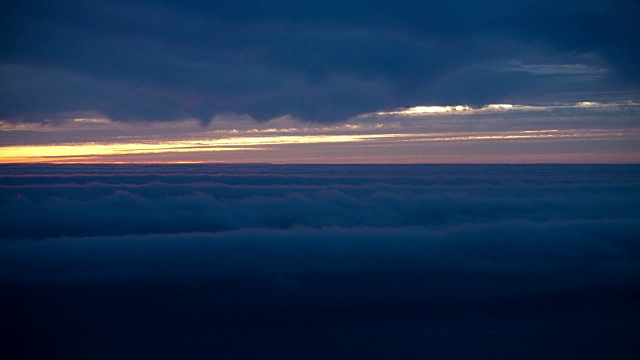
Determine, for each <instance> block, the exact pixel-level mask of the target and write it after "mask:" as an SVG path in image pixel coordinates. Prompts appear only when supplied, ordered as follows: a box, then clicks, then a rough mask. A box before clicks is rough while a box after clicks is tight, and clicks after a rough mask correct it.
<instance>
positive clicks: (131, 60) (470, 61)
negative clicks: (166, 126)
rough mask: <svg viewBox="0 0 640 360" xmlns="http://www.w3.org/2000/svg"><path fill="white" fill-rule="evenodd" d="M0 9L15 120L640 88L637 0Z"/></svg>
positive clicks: (5, 95) (331, 110)
mask: <svg viewBox="0 0 640 360" xmlns="http://www.w3.org/2000/svg"><path fill="white" fill-rule="evenodd" d="M2 13H3V15H2V16H3V18H2V20H3V21H2V23H3V29H4V31H3V33H4V34H5V35H4V36H3V37H2V40H1V41H2V46H3V49H5V51H3V53H2V56H1V57H0V78H1V79H2V84H3V85H2V97H0V98H1V99H2V102H1V103H0V105H1V106H0V109H2V111H1V112H0V118H2V119H7V120H10V121H35V122H41V121H44V120H46V119H56V118H69V117H72V116H73V115H72V114H73V113H77V112H94V113H99V114H101V116H105V117H108V118H111V119H114V120H118V121H130V120H146V121H154V120H164V121H168V120H176V119H185V118H197V119H199V120H201V121H203V122H208V121H210V119H211V118H212V117H214V116H216V115H219V114H224V113H228V112H233V113H237V114H248V115H250V116H253V117H255V118H257V119H261V120H265V119H271V118H275V117H279V116H284V115H291V116H294V117H296V118H301V119H305V120H316V121H323V122H336V121H343V120H346V119H348V118H350V117H352V116H355V115H359V114H363V113H370V112H376V111H389V110H393V109H396V108H399V107H411V106H418V105H422V104H438V105H440V104H441V105H452V104H453V105H455V104H471V105H482V104H488V103H503V102H507V103H530V102H531V101H537V102H549V101H584V100H598V99H600V100H620V99H623V100H626V99H629V98H630V97H632V98H637V95H638V84H639V81H640V77H639V74H638V69H637V65H636V64H637V63H638V59H639V58H638V56H639V54H640V52H639V49H638V46H637V44H638V43H640V41H638V40H639V39H638V35H637V34H638V33H640V31H638V25H637V24H638V21H636V20H637V19H635V17H634V16H633V15H632V14H636V13H638V6H637V4H636V3H635V2H633V1H615V2H610V1H608V2H602V1H589V2H587V3H585V2H580V3H579V4H576V3H574V2H573V1H541V2H540V1H539V2H535V3H532V2H530V1H513V2H511V3H509V4H504V3H503V2H497V1H490V2H484V3H483V4H482V6H479V5H478V4H477V3H476V2H473V1H463V2H462V3H457V4H456V5H455V6H453V5H448V4H445V3H424V2H419V1H411V0H409V1H392V2H389V1H377V2H374V3H371V2H362V1H350V2H348V4H344V3H343V2H340V1H328V2H327V1H323V2H317V1H312V2H309V1H306V2H304V4H301V3H298V2H295V1H279V2H270V3H268V5H267V3H265V4H263V3H262V2H253V1H233V2H230V1H217V2H213V3H210V2H202V1H191V2H188V3H184V2H182V1H181V2H176V1H162V2H154V3H153V4H151V3H149V2H146V1H115V2H114V1H109V2H106V1H94V2H92V3H91V4H83V3H78V2H73V1H59V2H57V3H56V5H55V6H53V5H51V4H49V3H48V2H46V1H40V0H28V1H20V2H17V1H10V2H8V3H6V4H5V5H3V11H2ZM603 98H604V99H603Z"/></svg>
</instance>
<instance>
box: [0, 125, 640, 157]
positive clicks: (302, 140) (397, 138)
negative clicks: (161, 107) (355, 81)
mask: <svg viewBox="0 0 640 360" xmlns="http://www.w3.org/2000/svg"><path fill="white" fill-rule="evenodd" d="M637 137H638V133H637V132H633V131H631V132H630V131H628V129H627V131H625V132H622V131H614V130H598V129H591V130H586V131H584V130H556V129H550V130H525V131H502V132H471V133H461V132H450V133H386V134H341V135H281V136H244V137H241V136H238V137H226V138H217V139H195V140H194V139H189V140H174V141H162V142H160V141H158V142H152V141H147V142H134V143H72V144H59V145H33V146H5V147H0V163H25V162H106V161H109V162H118V161H123V162H126V161H130V160H131V159H135V162H145V163H146V162H149V159H150V158H149V157H144V155H147V154H153V155H154V160H156V162H162V163H169V162H185V160H186V161H189V157H191V158H194V156H191V155H190V156H186V157H185V156H171V154H174V155H176V154H180V153H208V152H234V151H264V150H271V151H275V150H278V151H281V152H286V151H295V150H283V148H280V147H281V146H283V145H299V146H303V145H310V144H330V143H342V144H345V146H346V145H349V146H357V144H361V143H366V142H369V143H371V142H375V143H377V144H385V145H400V144H402V143H418V142H425V143H428V142H476V141H548V140H550V139H562V138H570V139H571V141H579V140H602V139H611V138H616V139H625V138H633V139H635V138H637ZM201 155H202V154H201ZM201 155H198V156H200V157H199V159H204V160H198V161H210V160H209V159H208V158H203V157H202V156H201ZM141 156H142V157H141ZM195 157H196V158H197V156H195ZM294 157H295V155H294ZM157 159H160V160H159V161H158V160H157ZM212 160H215V159H212Z"/></svg>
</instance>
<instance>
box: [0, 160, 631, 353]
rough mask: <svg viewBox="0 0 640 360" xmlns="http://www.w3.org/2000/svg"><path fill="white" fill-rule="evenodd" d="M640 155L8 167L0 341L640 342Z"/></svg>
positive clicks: (452, 346) (443, 348)
mask: <svg viewBox="0 0 640 360" xmlns="http://www.w3.org/2000/svg"><path fill="white" fill-rule="evenodd" d="M638 171H640V170H639V169H638V167H637V166H605V165H588V166H570V165H519V166H508V165H507V166H499V165H483V166H469V165H435V166H434V165H427V166H424V165H400V166H397V165H384V166H381V165H377V166H376V165H372V166H369V165H346V166H340V165H338V166H336V165H315V166H310V165H287V166H276V165H211V166H170V165H166V166H144V165H140V166H138V165H136V166H112V165H92V166H86V165H76V166H74V165H69V166H53V165H35V166H34V165H10V166H9V165H3V166H1V167H0V173H1V174H2V175H1V176H0V212H1V213H2V218H1V223H0V227H1V228H2V229H3V230H2V239H3V240H2V241H1V242H0V285H1V286H0V289H2V290H1V291H2V297H0V299H1V300H0V301H2V304H3V307H4V308H5V309H10V311H7V314H6V316H5V317H3V320H2V322H0V330H2V332H3V334H6V335H5V339H10V340H11V341H10V344H9V345H8V346H5V347H4V348H3V349H2V350H0V351H4V352H7V353H8V352H9V351H12V352H13V353H12V354H11V355H14V356H15V354H18V355H22V356H24V357H42V356H48V357H51V356H60V357H73V356H79V355H80V354H82V356H83V357H100V356H108V357H119V358H131V357H137V354H142V353H144V354H151V355H153V356H154V357H173V356H174V355H175V356H178V357H180V356H187V357H189V358H212V357H214V358H224V357H229V358H242V357H248V358H254V357H262V358H279V359H283V358H284V359H294V358H300V357H305V355H309V352H310V351H312V352H313V356H317V357H320V358H322V357H331V358H366V359H376V358H399V359H403V358H406V359H411V358H416V357H419V358H424V357H427V356H428V357H431V358H436V359H440V358H442V359H444V358H451V357H455V358H463V359H465V358H469V359H471V358H477V357H478V354H479V353H478V351H482V354H486V355H487V356H491V357H492V358H504V359H506V358H513V357H518V358H527V357H530V358H531V357H533V358H539V357H544V358H566V357H580V358H602V357H614V358H622V359H627V358H629V359H631V358H634V355H635V354H637V351H638V347H637V345H636V344H635V342H633V341H629V339H633V338H634V337H635V336H636V335H637V323H638V321H639V320H640V313H639V312H638V309H637V306H636V304H637V302H638V299H640V293H639V292H638V286H637V284H638V281H639V280H640V271H639V269H640V247H639V246H638V243H637V239H636V238H637V234H638V233H639V232H640V213H639V211H638V209H639V207H638V206H637V205H638V201H639V200H640V187H639V184H638ZM134 335H135V340H134V341H132V340H131V339H132V338H131V337H132V336H134ZM407 347H410V348H411V351H408V352H406V353H405V352H404V350H403V349H405V348H407ZM310 349H312V350H310ZM45 351H46V354H45V353H44V352H45ZM313 356H311V357H313Z"/></svg>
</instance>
